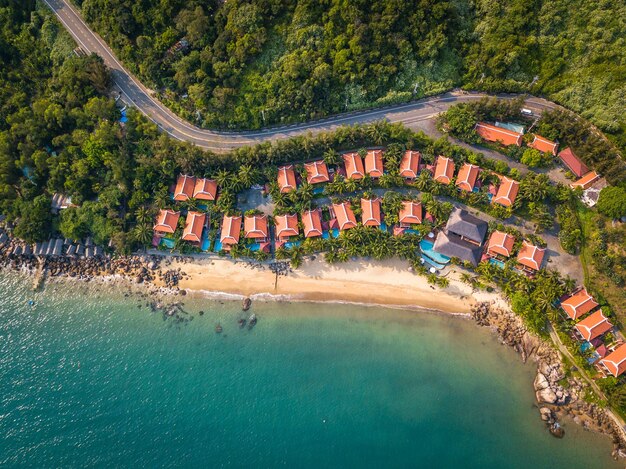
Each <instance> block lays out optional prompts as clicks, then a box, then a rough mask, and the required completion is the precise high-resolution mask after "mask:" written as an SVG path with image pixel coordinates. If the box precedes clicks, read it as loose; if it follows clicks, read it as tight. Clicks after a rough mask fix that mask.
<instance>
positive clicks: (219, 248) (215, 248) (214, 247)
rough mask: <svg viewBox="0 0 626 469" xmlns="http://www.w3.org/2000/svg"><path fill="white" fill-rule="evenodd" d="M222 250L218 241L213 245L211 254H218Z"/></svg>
mask: <svg viewBox="0 0 626 469" xmlns="http://www.w3.org/2000/svg"><path fill="white" fill-rule="evenodd" d="M222 249H223V247H222V242H221V241H220V240H219V238H218V239H216V240H215V243H213V252H220V251H221V250H222Z"/></svg>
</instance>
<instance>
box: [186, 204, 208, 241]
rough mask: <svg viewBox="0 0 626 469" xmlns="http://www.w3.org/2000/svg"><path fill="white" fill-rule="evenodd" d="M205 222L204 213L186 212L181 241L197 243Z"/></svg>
mask: <svg viewBox="0 0 626 469" xmlns="http://www.w3.org/2000/svg"><path fill="white" fill-rule="evenodd" d="M205 222H206V214H205V213H198V212H188V213H187V219H186V220H185V229H184V230H183V236H182V239H183V241H192V242H195V243H199V242H200V240H201V238H202V230H203V229H204V224H205Z"/></svg>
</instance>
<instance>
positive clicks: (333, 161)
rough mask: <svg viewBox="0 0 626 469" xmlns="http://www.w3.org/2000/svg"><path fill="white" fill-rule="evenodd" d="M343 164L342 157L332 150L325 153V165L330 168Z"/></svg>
mask: <svg viewBox="0 0 626 469" xmlns="http://www.w3.org/2000/svg"><path fill="white" fill-rule="evenodd" d="M340 162H341V156H340V155H339V153H337V152H336V151H335V150H333V149H332V148H330V149H328V150H326V151H325V152H324V163H326V164H327V165H328V166H336V165H338V164H339V163H340Z"/></svg>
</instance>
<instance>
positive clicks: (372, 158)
mask: <svg viewBox="0 0 626 469" xmlns="http://www.w3.org/2000/svg"><path fill="white" fill-rule="evenodd" d="M365 172H366V173H367V174H369V175H370V176H371V177H372V178H374V179H376V178H379V177H381V176H382V175H383V151H382V150H368V151H367V155H365Z"/></svg>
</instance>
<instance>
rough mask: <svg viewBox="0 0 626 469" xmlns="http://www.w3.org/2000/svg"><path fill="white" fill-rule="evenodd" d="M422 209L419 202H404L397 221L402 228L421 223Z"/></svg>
mask: <svg viewBox="0 0 626 469" xmlns="http://www.w3.org/2000/svg"><path fill="white" fill-rule="evenodd" d="M422 216H423V209H422V204H421V202H413V201H410V200H405V201H403V202H402V208H401V209H400V213H399V214H398V221H399V223H400V226H401V227H403V228H410V227H411V226H412V225H419V224H421V223H422Z"/></svg>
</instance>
